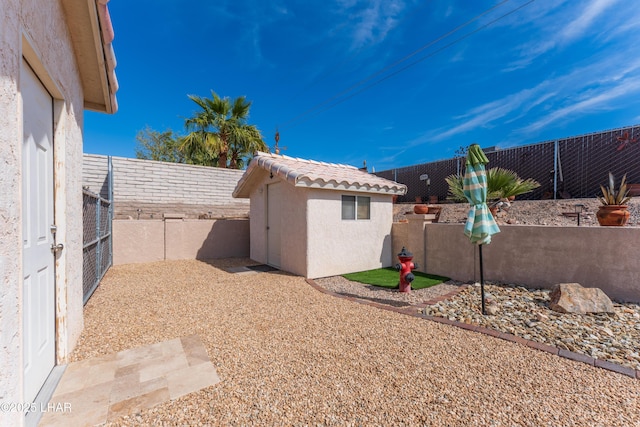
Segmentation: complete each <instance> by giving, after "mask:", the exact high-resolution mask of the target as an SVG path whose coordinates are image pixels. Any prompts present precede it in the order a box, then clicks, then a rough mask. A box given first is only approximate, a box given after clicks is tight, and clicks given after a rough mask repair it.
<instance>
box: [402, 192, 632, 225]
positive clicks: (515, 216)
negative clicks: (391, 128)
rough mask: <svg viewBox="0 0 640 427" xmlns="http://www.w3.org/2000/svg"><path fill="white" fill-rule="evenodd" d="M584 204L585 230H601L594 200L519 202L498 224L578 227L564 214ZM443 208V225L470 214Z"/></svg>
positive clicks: (461, 207)
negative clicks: (586, 228)
mask: <svg viewBox="0 0 640 427" xmlns="http://www.w3.org/2000/svg"><path fill="white" fill-rule="evenodd" d="M576 204H582V205H584V211H583V213H582V214H581V215H580V226H581V227H599V226H600V225H599V224H598V219H597V218H596V212H597V211H598V207H599V206H600V202H599V201H598V200H597V199H595V198H593V199H565V200H518V199H516V200H515V201H514V202H512V203H511V206H510V207H509V208H508V210H501V211H500V212H498V214H497V217H498V218H497V222H498V224H499V225H502V224H524V225H564V226H570V227H572V226H576V222H577V221H576V218H575V217H568V216H565V215H563V212H567V213H571V212H574V209H575V205H576ZM413 206H414V205H413V204H397V205H394V206H393V207H394V211H393V212H394V221H398V220H400V219H403V218H404V217H405V214H407V213H413ZM434 206H438V207H441V208H442V211H441V213H440V219H439V222H454V223H464V222H465V221H466V220H467V212H469V204H468V203H442V204H438V205H434ZM628 206H629V208H628V210H629V222H628V223H627V226H640V197H634V198H632V199H631V200H630V201H629V203H628Z"/></svg>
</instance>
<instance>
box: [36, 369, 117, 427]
mask: <svg viewBox="0 0 640 427" xmlns="http://www.w3.org/2000/svg"><path fill="white" fill-rule="evenodd" d="M62 381H64V375H63V377H62ZM62 381H61V382H62ZM112 387H113V383H112V382H106V383H100V384H97V385H93V386H88V387H85V388H83V389H81V390H77V391H74V392H71V393H65V394H59V393H58V392H57V391H56V392H55V393H54V395H53V397H52V398H51V402H50V403H54V404H58V403H62V404H63V405H64V404H69V405H70V407H71V411H70V412H64V413H58V412H47V413H45V414H44V415H43V417H42V419H41V420H40V424H39V425H40V426H57V425H64V426H72V425H74V426H75V425H95V424H101V423H104V422H105V421H106V419H107V413H108V409H109V396H110V394H111V389H112Z"/></svg>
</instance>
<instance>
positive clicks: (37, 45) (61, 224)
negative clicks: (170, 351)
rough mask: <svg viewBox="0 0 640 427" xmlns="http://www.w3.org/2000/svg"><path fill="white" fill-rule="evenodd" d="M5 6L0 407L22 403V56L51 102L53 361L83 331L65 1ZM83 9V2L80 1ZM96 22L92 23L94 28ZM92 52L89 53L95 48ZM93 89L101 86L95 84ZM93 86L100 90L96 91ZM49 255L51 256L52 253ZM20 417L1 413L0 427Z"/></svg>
mask: <svg viewBox="0 0 640 427" xmlns="http://www.w3.org/2000/svg"><path fill="white" fill-rule="evenodd" d="M63 3H65V1H64V0H61V1H40V0H3V1H2V14H1V16H0V112H1V114H0V159H1V160H0V280H1V281H2V292H0V347H2V351H0V366H2V369H0V401H1V402H16V403H19V402H22V401H23V400H24V399H23V366H22V363H23V339H24V336H23V331H22V282H23V277H22V275H23V271H22V220H23V219H22V218H23V214H24V213H23V206H22V179H23V176H22V143H23V114H22V97H21V94H20V88H21V84H20V83H21V82H20V75H21V72H20V70H21V66H22V60H23V59H22V58H23V57H24V58H25V60H26V62H27V63H28V64H29V66H30V67H31V68H32V69H33V71H34V72H35V74H36V75H37V77H38V78H39V79H40V81H41V82H42V84H43V85H44V87H45V88H46V89H47V91H48V92H49V93H50V95H51V96H52V98H53V112H54V117H53V162H54V164H53V165H52V167H53V168H54V189H55V190H54V205H55V211H54V220H55V223H56V225H57V233H56V240H57V242H59V243H63V244H64V250H63V251H62V252H61V253H60V255H59V256H57V257H56V261H55V282H56V289H55V295H56V297H55V298H56V300H55V305H56V309H55V312H56V327H55V328H56V337H55V342H56V363H57V364H62V363H65V362H66V361H67V360H68V357H69V354H70V353H71V351H72V350H73V347H74V346H75V344H76V342H77V340H78V338H79V336H80V333H81V331H82V328H83V317H82V310H83V305H82V232H83V231H82V185H81V180H82V126H83V110H84V108H85V102H86V101H87V98H86V94H85V93H84V88H83V86H82V82H81V78H80V67H79V64H78V62H77V57H76V54H77V52H76V50H75V47H74V45H73V40H72V36H71V34H72V32H71V31H70V28H69V26H68V13H67V12H68V10H67V9H65V4H66V6H70V3H73V2H71V1H66V3H65V4H63ZM85 7H86V2H85ZM96 24H97V22H96ZM93 49H95V47H93ZM98 86H99V85H98ZM98 88H99V87H98ZM52 256H53V255H52ZM23 423H24V414H23V413H20V412H11V411H9V412H7V411H0V425H22V424H23Z"/></svg>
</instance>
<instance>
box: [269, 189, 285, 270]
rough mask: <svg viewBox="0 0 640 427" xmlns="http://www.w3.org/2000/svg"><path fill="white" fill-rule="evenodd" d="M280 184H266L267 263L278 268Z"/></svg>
mask: <svg viewBox="0 0 640 427" xmlns="http://www.w3.org/2000/svg"><path fill="white" fill-rule="evenodd" d="M281 202H282V184H281V183H279V182H278V183H275V184H269V185H267V264H269V265H271V266H273V267H277V268H280V233H281V232H282V230H281V218H280V203H281Z"/></svg>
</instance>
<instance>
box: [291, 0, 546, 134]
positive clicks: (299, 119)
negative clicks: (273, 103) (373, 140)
mask: <svg viewBox="0 0 640 427" xmlns="http://www.w3.org/2000/svg"><path fill="white" fill-rule="evenodd" d="M506 1H509V0H504V1H503V2H502V3H499V4H498V5H496V6H494V7H492V8H491V9H488V10H486V11H485V12H483V13H482V14H480V15H478V16H476V17H474V18H473V19H472V20H470V21H468V22H466V23H464V24H462V25H460V26H459V27H456V29H454V30H451V31H450V32H448V33H447V34H446V35H443V36H440V37H438V38H437V39H436V40H434V41H433V42H430V43H428V44H427V45H425V46H424V47H422V48H420V49H418V50H416V51H414V52H412V53H411V54H409V55H407V56H406V57H404V58H403V59H401V60H398V61H396V62H395V63H393V64H392V65H389V66H387V67H385V68H384V69H382V70H380V71H378V72H376V73H374V74H372V75H370V76H368V77H366V78H365V79H363V80H361V81H359V82H358V83H356V84H354V85H352V86H351V87H350V88H348V89H345V90H343V91H342V92H340V93H339V94H337V95H334V96H332V97H331V98H329V99H327V100H325V101H323V102H321V103H320V104H317V105H316V106H314V107H312V108H310V109H309V110H307V111H305V112H304V113H302V114H300V115H298V116H296V117H294V118H293V119H291V120H289V121H287V122H285V125H288V127H289V128H292V127H295V126H297V125H298V124H300V123H302V122H305V121H307V120H309V119H310V118H312V117H315V116H316V115H318V114H320V113H323V112H325V111H327V110H330V109H331V108H333V107H335V106H337V105H339V104H342V103H343V102H345V101H347V100H349V99H351V98H353V97H354V96H356V95H359V94H361V93H362V92H365V91H367V90H369V89H371V88H373V87H374V86H377V85H378V84H380V83H382V82H384V81H385V80H387V79H389V78H391V77H393V76H395V75H397V74H399V73H401V72H403V71H405V70H407V69H409V68H411V67H413V66H414V65H417V64H419V63H420V62H422V61H424V60H426V59H428V58H431V57H432V56H435V55H436V54H437V53H440V52H442V51H443V50H445V49H448V48H449V47H451V46H453V45H455V44H457V43H459V42H461V41H462V40H464V39H466V38H468V37H470V36H472V35H473V34H475V33H477V32H479V31H482V30H484V29H485V28H487V27H489V26H491V25H493V24H495V23H496V22H498V21H500V20H502V19H504V18H506V17H507V16H509V15H511V14H513V13H515V12H517V11H519V10H520V9H522V8H524V7H526V6H528V5H529V4H531V3H533V2H534V1H535V0H529V1H528V2H527V3H524V4H522V5H520V6H518V7H517V8H515V9H513V10H511V11H509V12H507V13H505V14H503V15H501V16H499V17H498V18H496V19H494V20H492V21H490V22H488V23H486V24H484V25H482V26H480V27H478V28H476V29H475V30H473V31H471V32H470V33H467V34H465V35H464V36H462V37H459V38H457V39H456V40H454V41H452V42H451V43H448V44H446V45H444V46H442V47H441V48H439V49H437V50H435V51H434V52H431V53H430V54H428V55H425V56H423V57H422V58H420V59H418V60H416V61H414V62H412V63H410V64H408V65H406V66H404V67H402V68H400V69H398V70H396V71H394V72H393V73H391V74H388V75H386V76H385V77H383V78H381V79H379V80H376V81H375V82H373V83H371V84H369V85H367V86H365V87H364V88H362V89H360V90H358V91H356V92H354V93H352V94H350V95H348V96H345V97H343V98H342V99H340V100H339V101H337V102H334V103H333V104H331V105H329V106H328V107H326V108H324V109H322V110H320V111H316V112H315V113H313V114H311V113H312V112H314V111H315V110H318V108H320V107H322V106H323V105H326V104H327V103H329V102H330V101H332V100H334V99H336V98H338V97H340V96H341V95H343V94H345V93H346V92H349V91H351V90H352V89H353V88H355V87H358V86H360V85H362V84H363V83H364V82H366V81H369V80H371V79H372V78H373V77H375V76H377V75H379V74H381V73H382V72H384V71H385V70H388V69H389V68H392V67H394V66H395V65H397V64H399V63H401V62H404V61H405V60H406V59H408V58H410V57H412V56H414V55H415V54H416V53H418V52H420V51H422V50H424V49H425V48H426V47H428V46H431V45H433V44H434V43H436V42H437V41H440V40H442V39H443V38H445V37H448V36H449V35H451V34H453V33H455V32H457V31H458V30H460V29H461V28H463V27H465V26H467V25H468V24H469V23H471V22H473V21H475V20H477V19H478V18H479V17H481V16H483V15H485V14H486V13H488V12H489V11H491V10H493V9H495V8H496V7H497V6H500V5H501V4H503V3H505V2H506ZM309 115H310V116H309ZM306 116H309V117H306ZM305 117H306V118H305ZM303 119H304V120H303Z"/></svg>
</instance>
